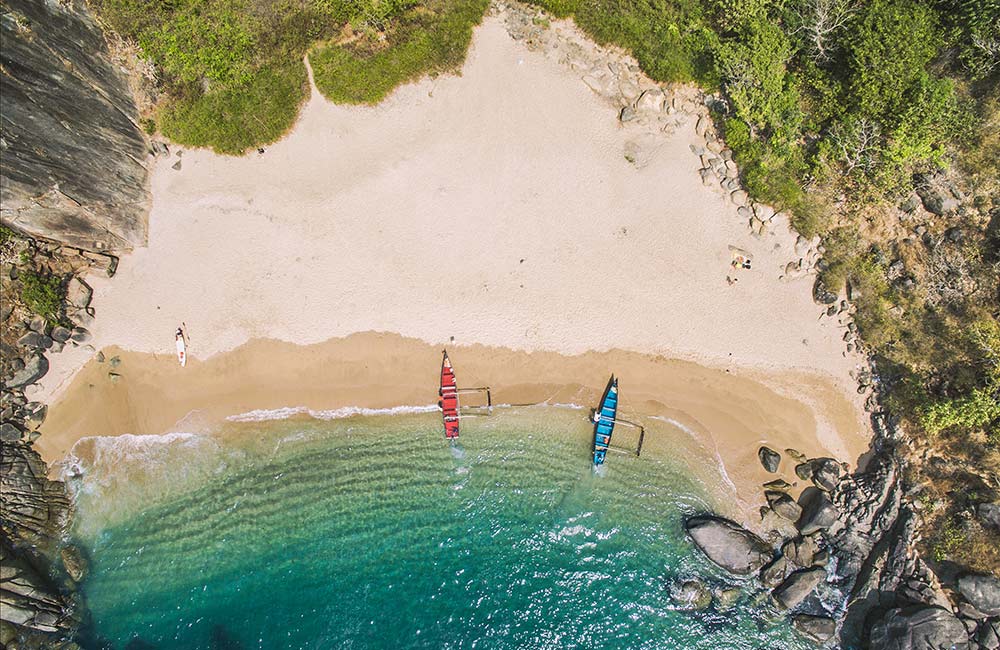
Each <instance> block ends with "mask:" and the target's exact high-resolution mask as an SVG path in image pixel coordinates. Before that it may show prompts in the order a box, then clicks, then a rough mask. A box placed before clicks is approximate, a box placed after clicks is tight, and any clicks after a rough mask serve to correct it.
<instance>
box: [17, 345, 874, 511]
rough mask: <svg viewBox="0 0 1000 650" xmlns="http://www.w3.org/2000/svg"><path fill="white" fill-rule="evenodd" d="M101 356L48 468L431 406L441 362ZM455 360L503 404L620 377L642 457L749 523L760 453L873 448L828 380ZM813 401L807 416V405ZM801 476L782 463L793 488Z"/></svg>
mask: <svg viewBox="0 0 1000 650" xmlns="http://www.w3.org/2000/svg"><path fill="white" fill-rule="evenodd" d="M105 354H107V355H111V356H109V357H108V358H107V359H106V360H105V361H104V362H103V363H98V362H97V361H91V362H90V363H89V364H88V365H87V366H86V367H85V368H84V369H83V370H82V371H81V372H80V373H78V375H77V377H76V378H75V380H74V382H73V386H72V387H71V388H70V390H68V391H66V393H65V395H64V397H63V399H62V400H61V401H60V402H59V403H58V404H56V405H55V407H54V408H53V409H52V411H51V415H50V416H49V418H48V420H47V421H46V422H45V425H44V427H43V434H42V436H41V438H39V440H38V442H37V443H36V445H37V447H38V449H39V451H40V452H41V453H42V454H43V456H44V457H45V458H46V459H47V460H50V461H55V460H58V459H60V458H62V457H63V456H64V455H65V454H66V453H67V452H68V451H70V449H71V448H72V447H73V445H74V444H75V443H76V441H77V440H79V439H81V438H84V437H86V436H99V435H100V436H103V435H119V434H125V433H145V434H162V433H166V432H172V431H181V432H187V433H208V432H211V431H213V430H214V429H215V428H216V425H217V424H218V423H219V422H220V421H222V420H223V419H224V418H226V417H229V416H232V415H239V414H243V413H246V412H249V411H259V410H265V409H281V408H285V407H304V408H305V409H311V410H313V411H329V410H334V409H338V408H342V407H345V406H359V407H365V408H373V409H378V408H388V407H394V406H399V405H411V406H420V405H433V404H435V403H436V401H437V393H436V386H437V381H438V373H439V371H440V354H441V353H440V349H439V348H438V347H437V346H433V345H429V344H426V343H423V342H420V341H417V340H415V339H405V338H402V337H400V336H398V335H392V334H377V333H365V334H357V335H354V336H351V337H348V338H346V339H334V340H330V341H327V342H324V343H319V344H314V345H309V346H296V345H293V344H289V343H284V342H280V341H271V340H258V341H253V342H251V343H248V344H246V345H243V346H240V347H239V348H237V349H236V350H233V351H231V352H226V353H222V354H219V355H215V356H213V357H212V358H210V359H208V360H206V361H200V360H198V359H193V360H192V361H191V362H190V364H189V365H188V366H187V367H186V368H181V367H180V366H178V365H177V363H176V360H175V359H174V358H173V356H172V355H153V354H148V353H136V352H126V351H122V350H117V349H108V350H106V351H105ZM450 355H451V357H452V359H453V361H454V363H455V366H456V369H457V372H458V376H459V380H460V384H461V385H462V386H467V387H472V386H490V387H491V391H492V396H493V401H494V403H496V404H527V403H538V402H544V403H548V404H579V405H584V406H590V405H593V404H595V403H596V401H597V400H598V399H599V396H600V394H601V391H602V390H603V388H604V385H605V383H606V382H607V379H608V376H609V375H610V373H611V372H615V373H616V374H617V375H618V376H619V377H620V378H621V379H620V382H621V384H620V385H621V390H622V396H623V407H622V408H623V410H622V414H623V416H624V417H626V418H628V419H632V420H636V421H639V422H641V423H643V424H644V425H646V427H647V430H648V433H647V438H646V445H645V447H644V453H650V454H674V455H676V454H682V453H683V452H682V450H687V451H688V452H695V453H689V457H690V458H691V460H692V462H693V463H705V466H704V467H692V470H693V471H694V472H695V473H696V474H701V475H702V476H708V477H713V476H716V474H717V473H720V472H721V474H722V476H723V483H725V484H726V485H725V486H723V487H724V488H725V489H727V490H730V491H731V493H732V496H733V497H735V498H736V499H737V500H739V501H740V503H738V504H733V506H732V507H734V508H736V509H737V510H738V511H740V512H748V511H752V510H754V509H755V508H756V506H757V505H759V504H758V503H757V502H758V501H760V499H761V493H760V490H755V489H751V488H750V486H751V485H759V484H760V483H762V482H764V481H767V480H771V479H773V478H775V475H773V474H767V473H766V472H765V471H764V469H763V468H762V467H761V466H760V464H759V462H758V461H757V458H756V453H757V448H758V446H759V445H760V444H762V443H765V442H766V443H767V444H769V445H772V446H774V447H775V448H777V449H784V448H786V447H793V448H796V449H798V450H799V451H801V452H803V453H805V454H807V455H811V456H820V455H833V456H836V457H837V458H844V459H850V460H851V461H854V460H855V459H856V458H857V457H858V456H859V455H860V454H861V453H863V452H864V450H865V447H866V442H865V440H864V437H863V436H862V435H860V429H859V427H858V426H857V422H856V418H855V415H854V407H853V405H852V404H851V402H850V401H849V400H847V399H846V398H845V397H844V396H843V394H842V392H841V391H840V390H838V389H837V387H836V386H834V385H832V384H831V383H830V382H829V381H828V380H825V379H823V378H821V377H817V376H809V375H807V374H804V373H784V374H782V375H780V376H779V375H770V376H766V377H754V376H747V375H745V374H742V373H739V372H728V371H727V370H725V369H714V368H705V367H703V366H699V365H697V364H694V363H691V362H687V361H679V360H670V359H665V358H659V357H653V356H649V355H642V354H637V353H632V352H622V351H609V352H588V353H585V354H582V355H576V356H564V355H560V354H557V353H552V352H532V353H528V352H520V351H514V350H508V349H501V348H491V347H486V346H479V345H477V346H459V347H451V348H450ZM112 360H114V361H112ZM112 363H113V364H114V365H113V366H112ZM765 382H766V383H767V384H770V385H772V386H780V387H782V389H781V391H782V392H785V393H786V394H780V393H779V391H776V390H774V389H772V388H769V387H768V386H767V385H765ZM806 395H808V396H811V398H812V403H811V404H807V403H805V402H803V401H802V398H803V397H804V396H806ZM797 398H798V399H797ZM478 401H479V400H477V399H476V398H470V399H469V400H468V403H470V404H471V403H476V402H478ZM94 405H99V406H97V407H95V406H94ZM580 417H581V418H586V417H587V413H586V412H581V416H580ZM466 426H467V431H466V434H465V435H475V434H474V427H475V421H474V420H472V421H470V424H468V425H466ZM442 435H443V434H442ZM626 436H628V437H629V439H634V434H631V433H624V432H623V433H622V434H621V436H620V437H626ZM792 466H793V464H792V463H791V461H789V460H786V461H785V464H784V466H783V468H782V469H783V470H784V471H783V475H784V476H786V477H789V476H790V475H791V469H792Z"/></svg>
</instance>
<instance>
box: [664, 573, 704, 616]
mask: <svg viewBox="0 0 1000 650" xmlns="http://www.w3.org/2000/svg"><path fill="white" fill-rule="evenodd" d="M670 600H671V601H673V603H674V605H676V606H677V608H678V609H681V610H684V611H701V610H703V609H708V608H709V607H710V606H711V605H712V592H710V591H709V590H708V587H706V586H705V585H703V584H702V583H701V582H700V581H698V580H685V581H683V582H681V583H679V584H675V585H673V586H671V587H670Z"/></svg>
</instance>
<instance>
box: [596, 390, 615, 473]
mask: <svg viewBox="0 0 1000 650" xmlns="http://www.w3.org/2000/svg"><path fill="white" fill-rule="evenodd" d="M617 413H618V380H617V379H616V378H615V376H614V375H611V380H610V381H609V382H608V387H607V388H605V389H604V396H603V397H602V398H601V403H600V405H599V406H598V407H597V408H596V409H595V410H594V465H603V464H604V457H605V456H606V455H607V453H608V445H610V444H611V434H612V433H613V432H614V430H615V415H616V414H617Z"/></svg>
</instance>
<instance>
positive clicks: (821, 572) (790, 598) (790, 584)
mask: <svg viewBox="0 0 1000 650" xmlns="http://www.w3.org/2000/svg"><path fill="white" fill-rule="evenodd" d="M825 580H826V569H823V568H821V567H814V568H811V569H800V570H798V571H796V572H795V573H793V574H791V575H790V576H788V577H787V578H785V580H784V582H782V583H781V584H780V585H778V586H777V587H776V588H775V589H774V591H773V592H772V595H773V596H774V598H775V600H777V601H778V604H780V605H781V606H782V607H784V608H785V609H792V608H794V607H796V606H798V604H799V603H801V602H802V601H803V600H805V599H806V598H807V597H808V596H809V594H811V593H812V592H813V590H815V589H816V587H818V586H819V585H820V584H821V583H822V582H824V581H825Z"/></svg>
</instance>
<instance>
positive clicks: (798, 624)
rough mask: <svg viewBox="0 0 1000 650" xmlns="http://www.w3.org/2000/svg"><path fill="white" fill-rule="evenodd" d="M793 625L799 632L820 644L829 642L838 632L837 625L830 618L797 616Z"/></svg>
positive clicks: (808, 615) (806, 615) (793, 620)
mask: <svg viewBox="0 0 1000 650" xmlns="http://www.w3.org/2000/svg"><path fill="white" fill-rule="evenodd" d="M792 625H794V626H795V629H797V630H798V631H799V632H801V633H802V634H805V635H806V636H807V637H809V638H810V639H812V640H813V641H817V642H819V643H823V642H824V641H827V640H828V639H830V637H832V636H833V635H834V633H835V632H836V631H837V623H836V622H835V621H834V620H833V619H832V618H830V617H829V616H814V615H812V614H796V615H795V616H793V617H792Z"/></svg>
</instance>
